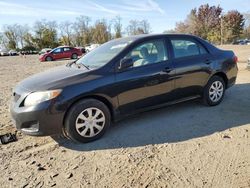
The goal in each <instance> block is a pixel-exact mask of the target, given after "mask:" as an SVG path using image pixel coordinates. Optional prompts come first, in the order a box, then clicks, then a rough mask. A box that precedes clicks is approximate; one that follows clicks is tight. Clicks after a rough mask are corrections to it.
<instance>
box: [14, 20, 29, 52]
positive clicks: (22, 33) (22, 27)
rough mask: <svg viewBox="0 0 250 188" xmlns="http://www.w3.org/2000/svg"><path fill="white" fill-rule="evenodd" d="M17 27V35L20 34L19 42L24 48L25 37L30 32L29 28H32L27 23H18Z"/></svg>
mask: <svg viewBox="0 0 250 188" xmlns="http://www.w3.org/2000/svg"><path fill="white" fill-rule="evenodd" d="M16 29H17V32H18V33H17V36H18V41H19V43H20V45H21V48H23V47H24V45H25V44H24V37H25V35H26V34H27V33H29V30H30V28H29V26H28V25H27V24H26V25H20V24H18V25H16Z"/></svg>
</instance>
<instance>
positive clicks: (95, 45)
mask: <svg viewBox="0 0 250 188" xmlns="http://www.w3.org/2000/svg"><path fill="white" fill-rule="evenodd" d="M99 46H100V44H91V45H88V46H86V47H85V49H86V52H90V51H92V50H94V49H96V48H97V47H99Z"/></svg>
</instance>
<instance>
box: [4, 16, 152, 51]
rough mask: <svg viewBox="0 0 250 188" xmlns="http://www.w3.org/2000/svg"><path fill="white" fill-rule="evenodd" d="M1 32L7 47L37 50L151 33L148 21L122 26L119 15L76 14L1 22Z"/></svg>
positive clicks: (137, 21)
mask: <svg viewBox="0 0 250 188" xmlns="http://www.w3.org/2000/svg"><path fill="white" fill-rule="evenodd" d="M2 30H3V32H2V33H0V45H1V46H3V47H4V48H6V49H19V50H25V51H26V50H39V49H42V48H48V47H50V48H54V47H57V46H60V45H68V46H86V45H88V44H91V43H98V44H103V43H105V42H107V41H109V40H111V39H114V38H120V37H122V36H123V35H124V34H126V35H137V34H147V33H150V32H151V27H150V24H149V22H148V21H147V20H130V22H129V24H128V26H127V27H125V28H123V25H122V19H121V17H120V16H117V17H116V18H114V19H112V20H106V19H100V20H96V21H95V22H92V21H91V18H90V17H88V16H79V17H77V18H76V19H75V21H73V22H70V21H64V22H60V23H57V22H56V21H48V20H40V21H36V22H35V23H34V24H33V26H32V27H29V26H28V25H21V24H10V25H4V26H3V28H2Z"/></svg>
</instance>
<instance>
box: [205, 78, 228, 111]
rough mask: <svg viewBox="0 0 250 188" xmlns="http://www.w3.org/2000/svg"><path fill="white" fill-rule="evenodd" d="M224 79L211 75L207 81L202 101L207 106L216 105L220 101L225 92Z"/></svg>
mask: <svg viewBox="0 0 250 188" xmlns="http://www.w3.org/2000/svg"><path fill="white" fill-rule="evenodd" d="M225 89H226V85H225V81H224V80H223V78H221V77H219V76H213V77H212V78H211V79H210V80H209V81H208V83H207V85H206V87H205V89H204V93H203V101H204V103H205V104H206V105H208V106H216V105H218V104H220V103H221V101H222V100H223V97H224V94H225Z"/></svg>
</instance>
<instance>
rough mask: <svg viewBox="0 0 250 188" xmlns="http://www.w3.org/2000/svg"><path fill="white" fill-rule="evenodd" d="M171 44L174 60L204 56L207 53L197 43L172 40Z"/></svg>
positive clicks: (186, 40)
mask: <svg viewBox="0 0 250 188" xmlns="http://www.w3.org/2000/svg"><path fill="white" fill-rule="evenodd" d="M171 44H172V46H173V50H174V56H175V58H181V57H188V56H196V55H201V54H206V53H207V51H206V49H204V47H202V46H201V45H200V44H199V43H197V42H194V41H192V40H188V39H172V40H171Z"/></svg>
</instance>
